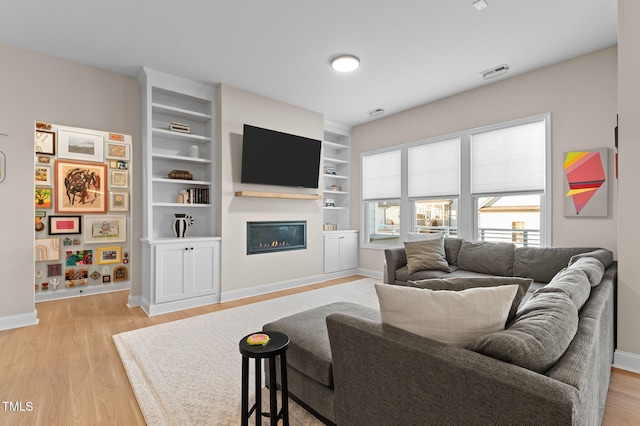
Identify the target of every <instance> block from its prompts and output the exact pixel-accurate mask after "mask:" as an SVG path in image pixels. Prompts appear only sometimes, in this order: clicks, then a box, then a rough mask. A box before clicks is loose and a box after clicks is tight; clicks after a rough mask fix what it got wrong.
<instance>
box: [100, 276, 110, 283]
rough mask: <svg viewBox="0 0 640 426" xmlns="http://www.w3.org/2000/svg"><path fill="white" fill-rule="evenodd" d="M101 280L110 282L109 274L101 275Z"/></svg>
mask: <svg viewBox="0 0 640 426" xmlns="http://www.w3.org/2000/svg"><path fill="white" fill-rule="evenodd" d="M102 282H103V283H110V282H111V275H103V276H102Z"/></svg>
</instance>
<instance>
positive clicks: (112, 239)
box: [84, 215, 127, 244]
mask: <svg viewBox="0 0 640 426" xmlns="http://www.w3.org/2000/svg"><path fill="white" fill-rule="evenodd" d="M125 241H127V218H126V216H124V215H109V216H93V215H91V216H85V217H84V242H85V244H95V243H122V242H125Z"/></svg>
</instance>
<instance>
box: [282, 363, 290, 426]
mask: <svg viewBox="0 0 640 426" xmlns="http://www.w3.org/2000/svg"><path fill="white" fill-rule="evenodd" d="M280 380H281V381H282V424H283V426H289V387H288V386H287V356H286V352H282V353H281V354H280Z"/></svg>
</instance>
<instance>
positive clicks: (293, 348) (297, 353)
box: [262, 302, 380, 386]
mask: <svg viewBox="0 0 640 426" xmlns="http://www.w3.org/2000/svg"><path fill="white" fill-rule="evenodd" d="M334 312H345V313H350V314H353V315H357V316H361V317H363V318H367V319H371V320H377V321H379V320H380V311H379V310H377V309H372V308H369V307H367V306H362V305H358V304H356V303H349V302H336V303H331V304H328V305H324V306H319V307H317V308H313V309H309V310H307V311H303V312H299V313H297V314H293V315H290V316H288V317H284V318H280V319H279V320H276V321H273V322H270V323H268V324H265V325H264V326H263V327H262V329H263V330H264V331H280V332H282V333H285V334H287V335H288V336H289V340H290V343H289V349H288V350H287V365H290V366H292V367H293V368H295V369H296V370H298V371H300V372H301V373H303V374H305V375H306V376H308V377H311V378H312V379H313V380H315V381H317V382H319V383H322V384H323V385H325V386H333V371H332V366H331V347H330V345H329V334H328V332H327V323H326V318H327V315H329V314H331V313H334Z"/></svg>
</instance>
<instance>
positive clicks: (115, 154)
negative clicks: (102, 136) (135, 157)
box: [105, 142, 129, 160]
mask: <svg viewBox="0 0 640 426" xmlns="http://www.w3.org/2000/svg"><path fill="white" fill-rule="evenodd" d="M105 145H106V156H105V157H106V158H115V159H116V160H128V159H129V145H126V144H123V143H116V142H106V143H105Z"/></svg>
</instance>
